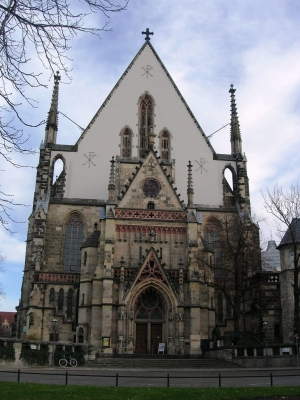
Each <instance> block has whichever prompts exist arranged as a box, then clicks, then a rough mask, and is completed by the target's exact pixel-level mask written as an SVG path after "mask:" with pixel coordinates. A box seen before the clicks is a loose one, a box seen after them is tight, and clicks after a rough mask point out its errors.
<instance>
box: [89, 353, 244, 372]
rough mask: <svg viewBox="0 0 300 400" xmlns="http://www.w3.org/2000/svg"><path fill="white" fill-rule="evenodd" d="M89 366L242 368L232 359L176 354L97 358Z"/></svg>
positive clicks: (122, 367)
mask: <svg viewBox="0 0 300 400" xmlns="http://www.w3.org/2000/svg"><path fill="white" fill-rule="evenodd" d="M86 365H88V366H89V367H93V368H99V369H105V368H109V369H110V368H112V369H118V368H120V369H126V368H129V369H153V370H155V369H166V370H171V369H203V370H207V369H216V370H220V369H224V368H225V369H226V368H242V367H241V366H240V365H239V364H237V363H235V362H231V361H225V360H218V359H204V358H182V357H176V356H167V355H161V356H153V357H151V356H146V355H144V356H139V357H134V356H131V357H130V356H122V357H114V358H97V359H96V360H94V361H89V362H88V364H86Z"/></svg>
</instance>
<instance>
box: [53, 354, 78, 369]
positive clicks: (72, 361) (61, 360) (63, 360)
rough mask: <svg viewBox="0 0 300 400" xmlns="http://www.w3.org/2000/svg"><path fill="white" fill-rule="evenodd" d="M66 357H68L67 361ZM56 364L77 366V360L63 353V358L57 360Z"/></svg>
mask: <svg viewBox="0 0 300 400" xmlns="http://www.w3.org/2000/svg"><path fill="white" fill-rule="evenodd" d="M67 359H69V361H68V360H67ZM58 364H59V366H60V367H66V366H67V365H68V364H70V366H71V367H77V361H76V360H75V358H72V356H66V355H63V358H61V359H60V360H59V361H58Z"/></svg>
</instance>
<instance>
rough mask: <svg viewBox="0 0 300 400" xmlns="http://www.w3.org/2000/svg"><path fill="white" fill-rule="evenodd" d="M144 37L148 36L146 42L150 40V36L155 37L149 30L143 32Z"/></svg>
mask: <svg viewBox="0 0 300 400" xmlns="http://www.w3.org/2000/svg"><path fill="white" fill-rule="evenodd" d="M142 35H146V37H145V40H150V37H149V35H154V33H153V32H150V31H149V28H147V29H146V32H142Z"/></svg>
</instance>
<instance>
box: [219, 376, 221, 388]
mask: <svg viewBox="0 0 300 400" xmlns="http://www.w3.org/2000/svg"><path fill="white" fill-rule="evenodd" d="M219 387H221V374H219Z"/></svg>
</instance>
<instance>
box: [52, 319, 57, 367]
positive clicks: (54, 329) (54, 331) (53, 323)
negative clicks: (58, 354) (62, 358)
mask: <svg viewBox="0 0 300 400" xmlns="http://www.w3.org/2000/svg"><path fill="white" fill-rule="evenodd" d="M56 324H57V319H53V320H52V328H53V338H52V339H53V340H52V342H53V344H52V367H54V342H55V339H56V337H55V336H56Z"/></svg>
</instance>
